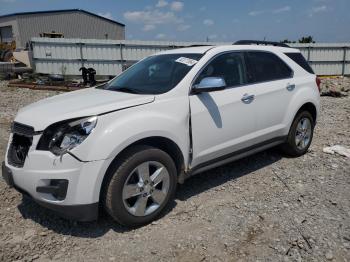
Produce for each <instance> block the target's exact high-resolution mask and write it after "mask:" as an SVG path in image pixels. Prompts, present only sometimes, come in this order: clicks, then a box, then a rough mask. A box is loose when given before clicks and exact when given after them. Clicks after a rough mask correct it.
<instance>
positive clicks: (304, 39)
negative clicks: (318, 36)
mask: <svg viewBox="0 0 350 262" xmlns="http://www.w3.org/2000/svg"><path fill="white" fill-rule="evenodd" d="M298 42H299V43H300V44H309V43H315V41H314V39H313V37H312V36H311V35H310V36H303V37H302V38H300V39H299V40H298Z"/></svg>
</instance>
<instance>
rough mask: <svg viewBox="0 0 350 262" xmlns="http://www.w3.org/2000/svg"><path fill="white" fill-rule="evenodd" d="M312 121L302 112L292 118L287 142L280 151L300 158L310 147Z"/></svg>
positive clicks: (313, 124) (312, 130)
mask: <svg viewBox="0 0 350 262" xmlns="http://www.w3.org/2000/svg"><path fill="white" fill-rule="evenodd" d="M314 126H315V123H314V119H313V117H312V115H311V114H310V113H309V112H308V111H302V112H300V113H298V114H297V116H296V117H295V118H294V121H293V123H292V126H291V128H290V131H289V134H288V138H287V142H286V143H285V144H284V145H282V150H283V151H284V152H285V153H286V154H288V155H290V156H301V155H303V154H305V153H306V152H307V150H308V149H309V147H310V145H311V141H312V138H313V132H314Z"/></svg>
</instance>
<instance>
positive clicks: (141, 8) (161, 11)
mask: <svg viewBox="0 0 350 262" xmlns="http://www.w3.org/2000/svg"><path fill="white" fill-rule="evenodd" d="M69 8H80V9H85V10H87V11H90V12H94V13H97V14H100V15H102V16H105V17H108V18H110V19H114V20H116V21H119V22H122V23H124V24H126V38H127V39H138V40H172V41H174V40H178V41H205V40H206V39H207V38H209V40H210V41H225V42H226V41H228V42H232V41H235V40H239V39H260V40H262V39H264V38H266V39H267V40H283V39H286V38H287V39H290V40H297V39H298V38H300V37H301V36H305V35H312V36H313V37H314V38H315V40H316V41H317V42H349V41H350V14H349V13H350V0H288V1H287V0H200V1H199V0H197V1H195V0H183V1H171V0H143V1H142V0H128V1H127V0H124V1H122V0H88V1H87V0H0V14H8V13H15V12H26V11H40V10H54V9H69Z"/></svg>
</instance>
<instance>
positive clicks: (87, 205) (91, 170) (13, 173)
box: [2, 150, 109, 221]
mask: <svg viewBox="0 0 350 262" xmlns="http://www.w3.org/2000/svg"><path fill="white" fill-rule="evenodd" d="M5 159H6V160H5V162H4V163H3V166H2V176H3V178H4V180H5V181H6V182H7V184H8V185H9V186H10V187H14V188H15V189H17V190H18V191H19V192H21V193H23V194H25V195H28V196H30V197H31V198H33V200H34V201H36V202H37V203H38V204H40V205H42V206H44V207H47V208H49V209H51V210H54V211H56V212H57V213H58V214H59V215H61V216H64V217H67V218H70V219H74V220H79V221H91V220H96V219H97V217H98V206H99V204H98V202H99V194H100V187H101V184H102V180H103V177H104V174H105V172H106V169H107V167H108V165H109V162H108V160H101V161H91V162H82V161H79V160H77V159H76V158H74V157H73V156H71V155H69V154H65V155H64V156H63V157H62V159H60V157H57V156H55V155H53V154H52V153H50V152H47V151H37V150H33V151H30V152H29V154H28V156H27V158H26V160H25V163H24V166H23V168H18V167H14V166H11V165H10V164H9V163H8V162H7V158H5ZM57 181H59V182H61V181H65V182H66V183H54V184H53V182H57ZM57 192H60V194H57Z"/></svg>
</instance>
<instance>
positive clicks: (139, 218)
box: [104, 145, 177, 227]
mask: <svg viewBox="0 0 350 262" xmlns="http://www.w3.org/2000/svg"><path fill="white" fill-rule="evenodd" d="M147 170H148V172H149V176H148V178H147V173H148V172H147ZM107 175H108V177H109V181H107V183H106V185H105V192H104V193H105V197H104V206H105V209H106V211H107V213H108V214H109V215H111V217H112V218H113V219H114V220H116V221H117V222H118V223H120V224H122V225H124V226H127V227H139V226H142V225H146V224H148V223H150V222H152V221H153V220H155V219H157V218H158V217H159V216H160V215H161V213H162V212H163V211H164V210H165V209H166V208H167V207H168V206H169V205H170V204H171V202H172V201H173V199H174V196H175V191H176V186H177V170H176V166H175V163H174V161H173V160H172V158H171V157H170V156H169V155H168V154H167V153H165V152H164V151H162V150H160V149H157V148H154V147H150V146H142V145H141V146H135V147H133V148H131V149H130V150H127V151H126V152H125V154H123V156H122V157H121V158H120V159H118V160H117V161H116V162H115V163H113V164H112V166H111V168H110V169H109V171H108V172H107ZM152 178H153V179H152ZM160 179H163V180H160ZM159 181H161V182H159Z"/></svg>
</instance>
